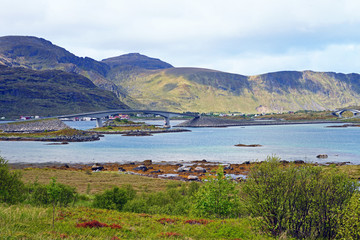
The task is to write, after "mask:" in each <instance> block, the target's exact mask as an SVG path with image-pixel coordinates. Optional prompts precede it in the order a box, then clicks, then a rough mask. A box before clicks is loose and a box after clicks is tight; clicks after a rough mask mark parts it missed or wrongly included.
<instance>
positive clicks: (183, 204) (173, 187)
mask: <svg viewBox="0 0 360 240" xmlns="http://www.w3.org/2000/svg"><path fill="white" fill-rule="evenodd" d="M198 188H199V184H198V183H190V184H181V183H178V182H175V183H173V182H170V183H169V184H168V185H167V190H166V191H165V192H156V193H144V194H142V195H140V196H138V197H137V198H136V199H135V198H134V199H133V200H131V201H128V202H127V203H126V204H125V206H124V208H123V211H127V212H136V213H149V214H169V215H188V214H189V213H190V210H191V206H192V198H191V197H192V196H193V195H194V194H195V193H196V191H197V189H198Z"/></svg>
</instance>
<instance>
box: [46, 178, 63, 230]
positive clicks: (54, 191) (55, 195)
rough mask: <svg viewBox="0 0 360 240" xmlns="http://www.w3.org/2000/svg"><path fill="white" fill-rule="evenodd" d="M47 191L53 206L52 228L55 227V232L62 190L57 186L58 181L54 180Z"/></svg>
mask: <svg viewBox="0 0 360 240" xmlns="http://www.w3.org/2000/svg"><path fill="white" fill-rule="evenodd" d="M46 189H47V193H48V196H49V200H50V202H51V203H52V205H53V224H52V226H53V230H55V206H56V203H57V202H58V200H59V198H60V192H61V188H60V187H59V185H58V184H57V182H56V179H55V178H52V181H51V182H50V184H49V185H47V186H46Z"/></svg>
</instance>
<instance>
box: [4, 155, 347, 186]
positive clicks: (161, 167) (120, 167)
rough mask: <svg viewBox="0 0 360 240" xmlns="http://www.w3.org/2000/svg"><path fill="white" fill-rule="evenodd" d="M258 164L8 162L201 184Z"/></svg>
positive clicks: (237, 176) (242, 175)
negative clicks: (222, 173) (222, 172)
mask: <svg viewBox="0 0 360 240" xmlns="http://www.w3.org/2000/svg"><path fill="white" fill-rule="evenodd" d="M281 163H282V164H283V165H284V166H285V165H287V164H289V163H290V162H289V161H286V160H282V161H281ZM294 163H295V164H297V165H302V164H306V163H305V162H304V161H302V160H296V161H294ZM258 164H261V162H250V161H246V162H243V163H236V164H233V163H231V164H230V163H220V162H208V161H206V160H199V161H191V162H184V161H178V162H152V160H145V161H142V162H128V163H101V164H100V163H87V164H84V163H81V164H80V163H60V162H47V163H9V166H10V167H11V168H12V169H26V168H40V169H41V168H43V169H44V168H45V169H58V170H66V171H86V172H89V173H90V172H95V173H96V172H104V171H105V172H109V171H111V172H118V173H119V174H131V175H141V176H146V177H153V178H163V179H173V180H181V181H201V180H203V179H205V178H207V177H209V176H215V175H216V171H217V170H218V168H219V165H221V166H222V167H223V169H224V173H225V175H226V176H228V177H230V178H232V179H233V180H235V181H243V180H246V177H247V175H248V173H249V171H250V169H251V168H252V167H254V166H256V165H258ZM347 164H350V163H349V162H339V163H332V162H328V163H325V164H317V163H315V165H337V166H343V165H347Z"/></svg>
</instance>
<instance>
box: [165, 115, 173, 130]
mask: <svg viewBox="0 0 360 240" xmlns="http://www.w3.org/2000/svg"><path fill="white" fill-rule="evenodd" d="M163 117H164V128H170V127H171V126H170V117H169V116H163Z"/></svg>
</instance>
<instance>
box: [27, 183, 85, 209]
mask: <svg viewBox="0 0 360 240" xmlns="http://www.w3.org/2000/svg"><path fill="white" fill-rule="evenodd" d="M54 188H56V191H57V192H56V196H54V198H53V199H52V197H51V193H50V192H49V190H50V189H52V190H54ZM29 190H30V192H31V193H30V203H32V204H35V205H49V204H53V203H55V204H56V205H57V204H59V205H60V207H67V206H68V205H69V204H70V203H73V202H75V201H76V200H77V196H78V194H77V192H76V190H75V188H73V187H71V186H68V185H65V184H62V183H58V182H56V181H55V179H53V180H52V182H50V183H49V184H47V185H44V184H39V183H37V182H35V183H33V184H32V185H30V186H29ZM54 194H55V193H54ZM53 201H54V202H53Z"/></svg>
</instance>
